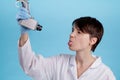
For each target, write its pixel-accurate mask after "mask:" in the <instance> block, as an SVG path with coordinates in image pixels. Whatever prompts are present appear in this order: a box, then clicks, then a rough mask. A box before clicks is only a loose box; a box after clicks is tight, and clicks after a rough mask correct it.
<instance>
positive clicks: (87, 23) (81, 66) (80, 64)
mask: <svg viewBox="0 0 120 80" xmlns="http://www.w3.org/2000/svg"><path fill="white" fill-rule="evenodd" d="M20 11H21V12H22V13H25V14H28V12H27V10H26V9H24V8H22V10H20ZM21 15H23V14H18V16H19V18H20V16H21ZM24 17H28V16H24ZM25 19H26V18H25ZM72 26H73V27H72V32H71V34H70V38H69V41H68V46H69V49H70V50H73V51H75V52H76V55H70V54H60V55H58V56H53V57H49V58H44V57H43V56H42V55H40V54H39V55H36V54H35V53H34V52H33V50H32V48H31V45H30V40H29V35H28V33H27V31H28V29H26V28H24V27H23V26H21V28H22V29H21V32H22V33H21V37H20V40H19V45H18V48H19V49H18V50H19V59H20V64H21V66H22V68H23V70H24V71H25V73H26V74H28V75H29V76H31V77H32V78H33V79H34V80H115V77H114V75H113V73H112V71H111V70H110V68H109V67H107V66H106V65H105V64H104V63H103V62H102V60H101V58H100V57H98V56H95V55H93V54H92V52H94V51H95V49H96V47H97V45H98V44H99V42H100V41H101V38H102V36H103V33H104V29H103V26H102V24H101V23H100V22H99V21H98V20H97V19H95V18H92V17H80V18H78V19H75V20H74V21H73V23H72Z"/></svg>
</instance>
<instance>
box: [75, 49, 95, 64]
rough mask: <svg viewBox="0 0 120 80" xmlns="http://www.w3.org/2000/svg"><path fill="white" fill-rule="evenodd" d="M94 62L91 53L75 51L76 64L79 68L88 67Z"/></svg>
mask: <svg viewBox="0 0 120 80" xmlns="http://www.w3.org/2000/svg"><path fill="white" fill-rule="evenodd" d="M94 61H95V58H94V57H93V56H92V53H91V51H86V52H82V51H77V52H76V64H77V65H79V66H90V65H91V64H92V63H93V62H94Z"/></svg>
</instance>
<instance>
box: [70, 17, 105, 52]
mask: <svg viewBox="0 0 120 80" xmlns="http://www.w3.org/2000/svg"><path fill="white" fill-rule="evenodd" d="M72 25H75V26H77V27H78V28H79V29H80V31H82V32H83V33H88V34H90V37H91V38H92V37H96V38H97V42H96V43H95V44H94V45H93V46H92V49H91V50H92V51H93V52H94V51H95V48H96V47H97V45H98V44H99V42H100V41H101V39H102V36H103V33H104V28H103V25H102V24H101V22H99V21H98V20H97V19H96V18H93V17H89V16H87V17H80V18H77V19H75V20H74V21H73V23H72Z"/></svg>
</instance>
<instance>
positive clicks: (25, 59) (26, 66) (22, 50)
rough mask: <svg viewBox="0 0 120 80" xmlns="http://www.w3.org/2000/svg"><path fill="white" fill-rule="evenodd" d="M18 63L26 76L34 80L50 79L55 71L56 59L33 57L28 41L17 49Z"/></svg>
mask: <svg viewBox="0 0 120 80" xmlns="http://www.w3.org/2000/svg"><path fill="white" fill-rule="evenodd" d="M18 52H19V61H20V65H21V66H22V68H23V70H24V71H25V73H26V74H28V75H29V76H31V77H33V78H34V79H35V80H48V79H51V78H52V76H53V73H55V71H56V70H55V69H56V59H57V57H51V58H44V57H43V56H41V55H35V53H34V52H33V51H32V48H31V44H30V41H29V39H28V40H27V42H26V43H25V44H24V46H22V47H18Z"/></svg>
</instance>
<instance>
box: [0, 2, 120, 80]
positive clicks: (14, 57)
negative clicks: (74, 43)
mask: <svg viewBox="0 0 120 80" xmlns="http://www.w3.org/2000/svg"><path fill="white" fill-rule="evenodd" d="M15 2H16V1H15V0H1V1H0V3H1V4H0V5H1V6H0V80H30V79H31V78H30V77H28V76H27V75H26V74H25V73H24V72H23V70H22V68H21V67H20V64H19V59H18V48H17V44H18V39H19V36H20V27H19V25H18V24H17V21H16V14H17V11H18V9H17V8H16V6H15ZM30 10H31V14H32V16H33V17H34V18H35V19H36V20H38V22H39V23H40V24H41V25H43V30H42V31H41V32H38V31H31V32H30V39H31V44H32V48H33V50H34V51H35V52H36V54H42V55H43V56H45V57H49V56H53V55H58V54H60V53H65V54H75V52H72V51H70V50H69V49H68V45H67V42H68V40H69V34H70V33H71V28H72V21H73V20H74V19H76V18H78V17H81V16H92V17H95V18H97V19H98V20H100V21H101V22H102V24H103V26H104V29H105V33H104V36H103V39H102V41H101V43H100V44H99V46H98V47H97V49H96V51H95V52H94V54H95V55H98V56H101V57H102V59H103V62H104V63H105V64H107V65H108V66H109V67H110V68H111V69H112V71H113V73H114V74H115V76H116V78H117V80H120V61H119V58H120V51H119V50H120V0H30Z"/></svg>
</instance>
